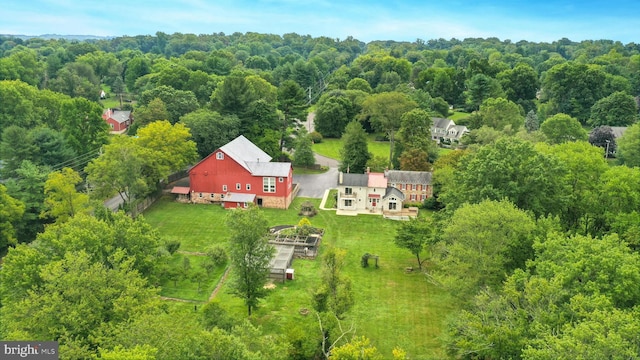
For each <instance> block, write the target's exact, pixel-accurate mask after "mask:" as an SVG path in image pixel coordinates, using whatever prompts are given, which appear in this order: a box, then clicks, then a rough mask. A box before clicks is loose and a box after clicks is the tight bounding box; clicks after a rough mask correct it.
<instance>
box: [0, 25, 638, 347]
mask: <svg viewBox="0 0 640 360" xmlns="http://www.w3.org/2000/svg"><path fill="white" fill-rule="evenodd" d="M103 91H104V93H105V96H101V94H102V92H103ZM639 96H640V44H635V43H630V44H622V43H620V42H616V41H609V40H598V41H582V42H573V41H570V40H568V39H560V40H558V41H555V42H552V43H534V42H527V41H519V42H517V43H513V42H511V41H508V40H507V41H501V40H499V39H496V38H488V39H481V38H469V39H464V40H458V39H450V40H445V39H437V40H436V39H434V40H428V41H425V40H421V39H417V40H416V41H415V42H411V43H410V42H393V41H385V42H376V41H374V42H370V43H364V42H361V41H358V40H357V39H354V38H351V37H349V38H346V39H344V40H340V39H332V38H328V37H315V38H314V37H311V36H308V35H298V34H295V33H291V34H284V35H282V36H280V35H273V34H258V33H245V34H242V33H234V34H230V35H226V34H223V33H219V34H210V35H193V34H181V33H176V34H165V33H162V32H158V33H156V34H155V35H153V36H151V35H147V36H134V37H117V38H113V39H104V40H87V41H72V40H63V39H40V38H32V39H20V38H14V37H0V104H1V106H0V131H1V136H2V137H1V141H0V161H1V163H0V165H1V167H0V251H1V253H2V254H5V255H6V256H5V257H4V259H3V260H4V261H3V266H2V270H1V271H0V305H1V308H0V316H1V317H0V324H1V325H0V338H2V339H35V338H37V339H53V340H58V341H60V342H61V344H62V349H63V350H64V351H65V355H64V357H63V358H67V359H84V358H91V357H94V358H106V359H156V358H157V359H182V358H189V359H209V358H211V359H218V358H224V359H253V358H273V359H304V358H324V357H326V356H328V353H326V352H325V351H324V350H325V349H324V348H323V349H321V351H319V350H318V349H317V347H318V346H319V345H318V344H314V343H313V341H310V342H311V344H309V343H305V344H300V343H297V344H292V343H290V342H287V339H282V338H278V337H273V336H268V334H261V333H259V332H260V331H259V329H257V328H255V327H253V325H251V323H249V322H246V323H239V325H236V326H232V325H230V323H231V322H232V321H231V320H230V319H228V318H225V316H224V314H223V311H222V310H221V309H219V308H218V307H217V306H216V305H215V304H214V305H210V306H209V307H208V308H206V310H205V311H207V313H206V314H207V316H209V317H208V318H207V317H206V316H203V319H204V320H201V321H196V322H194V321H192V320H188V319H182V318H175V317H172V316H171V315H169V314H168V312H166V311H164V310H165V309H164V305H162V304H161V303H160V301H159V300H158V298H157V291H158V290H157V287H156V286H155V285H154V284H156V283H157V278H158V277H159V276H162V275H161V266H160V265H161V264H162V263H163V260H162V259H163V258H165V257H166V255H167V251H166V246H165V245H166V244H162V241H161V239H160V236H159V234H157V232H156V231H155V230H154V229H152V228H151V227H150V226H149V225H148V224H147V223H145V222H144V220H143V219H131V218H129V217H127V216H125V215H123V213H116V214H112V213H111V212H109V211H107V210H105V209H104V208H103V206H102V205H101V203H102V201H103V200H104V199H105V198H107V197H109V196H113V195H118V194H119V195H120V196H121V197H122V199H123V200H124V202H125V204H124V208H125V209H127V208H128V207H129V206H132V205H134V204H135V203H136V202H137V201H140V200H142V199H144V198H145V197H146V196H148V195H149V194H152V193H154V192H156V191H157V190H158V189H159V187H160V186H161V184H162V183H163V181H164V180H166V178H167V176H168V175H169V174H171V173H173V172H175V171H178V170H182V169H184V168H185V167H186V166H188V165H190V164H193V163H194V162H195V161H197V160H198V159H199V158H203V157H205V156H207V155H209V154H210V153H211V152H212V151H213V150H215V149H217V148H218V147H220V146H221V145H223V144H225V143H226V142H228V141H230V140H231V139H233V138H235V137H236V136H238V135H240V134H242V135H244V136H246V137H247V138H248V139H250V140H251V141H252V142H254V143H255V144H257V145H258V146H259V147H260V148H262V149H263V150H264V151H266V152H267V153H269V154H270V155H271V156H273V157H274V158H280V159H283V160H287V159H290V158H291V153H292V152H293V153H294V156H295V151H294V150H295V148H296V145H297V143H300V142H301V141H300V139H306V138H307V137H310V138H312V139H314V141H316V142H318V141H322V140H323V138H341V137H342V138H343V140H344V141H345V143H348V142H350V140H353V139H355V138H357V137H358V136H361V134H362V132H366V133H370V134H375V136H376V138H377V139H379V140H381V141H388V142H389V143H390V145H391V154H390V156H389V158H388V159H380V158H372V157H371V156H370V155H369V154H368V153H367V150H366V146H365V147H364V150H357V149H356V150H355V151H351V152H350V151H344V152H343V156H345V157H349V158H343V159H340V160H341V161H342V163H343V164H346V163H350V164H351V169H352V171H364V169H365V168H366V167H367V166H368V167H370V168H371V169H372V170H374V171H381V170H383V169H384V168H386V167H392V168H399V169H405V170H426V171H433V179H434V187H435V190H434V193H435V196H434V197H433V198H431V199H427V201H426V202H425V204H423V206H424V207H425V208H428V209H431V210H433V216H428V217H421V218H418V219H417V220H412V221H409V222H407V223H404V224H402V225H399V226H398V237H397V239H396V243H397V244H398V245H399V246H401V247H406V248H408V249H409V250H411V252H413V253H415V254H416V255H417V256H418V257H417V258H418V261H420V254H423V255H424V256H426V258H427V260H428V262H427V263H426V265H425V267H424V269H423V271H424V272H425V275H426V280H425V281H432V282H434V283H435V284H437V285H438V286H441V287H442V288H443V289H446V291H448V292H450V293H451V294H453V295H454V296H455V297H456V298H457V300H458V301H460V304H461V305H460V306H461V309H460V311H459V312H457V313H456V314H454V315H453V316H452V317H450V318H449V319H448V320H447V324H446V331H445V333H444V334H442V338H441V342H442V347H443V349H444V350H443V353H446V354H447V355H448V356H450V357H451V358H456V359H495V358H513V359H560V358H584V359H608V358H611V359H623V358H624V359H632V358H640V337H639V335H638V334H640V286H639V285H638V284H640V253H639V252H638V251H639V250H640V168H639V166H640V123H638V97H639ZM107 108H118V109H122V110H131V111H132V112H133V117H134V119H135V121H134V123H133V126H132V127H131V128H130V129H129V132H128V135H129V136H126V135H125V136H111V135H109V128H108V125H107V124H106V123H105V122H104V121H103V120H102V118H101V115H102V113H103V111H104V110H105V109H107ZM309 111H313V112H314V113H315V132H312V133H311V134H306V131H304V126H300V125H301V123H303V122H304V121H306V117H307V113H308V112H309ZM454 114H455V116H456V123H457V124H462V125H466V126H467V127H468V128H469V129H470V130H471V131H470V133H468V134H467V135H466V136H465V137H463V140H462V141H461V143H460V144H451V145H452V146H454V147H455V146H458V147H459V148H460V149H459V150H456V151H448V152H442V151H440V150H439V148H438V147H437V146H436V145H435V143H434V142H433V141H431V134H430V130H429V127H430V126H431V119H432V118H433V117H451V116H454ZM621 128H625V129H626V130H625V131H624V134H623V135H622V136H618V135H616V133H615V131H614V129H618V130H619V129H621ZM134 135H135V136H134ZM356 163H357V164H359V165H358V166H356V167H354V165H353V164H356ZM354 169H356V170H354ZM86 286H89V291H90V294H91V296H90V297H86V296H84V295H82V294H86V293H85V292H82V291H80V290H79V289H80V288H83V287H86ZM61 314H62V315H61ZM212 318H215V320H211V319H212ZM35 319H37V321H36V320H35ZM175 329H180V330H179V331H176V332H175V333H174V332H173V331H174V330H175ZM169 338H171V339H172V343H171V345H168V344H167V341H166V340H167V339H169ZM358 345H359V343H358V342H357V341H355V340H354V342H353V343H347V344H344V346H345V347H343V348H342V350H340V351H336V352H335V353H334V354H333V355H332V357H331V358H332V359H351V358H354V357H349V356H352V355H353V352H351V353H350V351H351V350H353V351H355V352H357V351H356V350H354V349H356V348H357V347H358ZM349 346H351V348H349ZM302 349H304V351H303V350H302ZM350 349H351V350H350ZM211 354H215V355H211ZM362 354H365V352H362ZM367 354H369V355H367V356H368V357H358V358H376V356H378V355H376V354H375V352H370V353H367ZM396 355H397V358H403V356H404V355H402V354H400V352H399V353H398V354H396ZM363 356H364V355H363ZM411 356H412V357H410V358H429V357H430V355H429V354H412V355H411ZM434 357H435V355H434Z"/></svg>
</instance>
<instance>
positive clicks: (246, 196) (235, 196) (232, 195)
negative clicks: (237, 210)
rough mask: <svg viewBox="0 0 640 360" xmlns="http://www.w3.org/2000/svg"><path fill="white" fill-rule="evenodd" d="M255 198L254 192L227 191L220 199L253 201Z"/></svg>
mask: <svg viewBox="0 0 640 360" xmlns="http://www.w3.org/2000/svg"><path fill="white" fill-rule="evenodd" d="M255 198H256V194H240V193H228V194H227V195H225V197H224V199H222V201H223V202H240V203H248V202H253V200H255Z"/></svg>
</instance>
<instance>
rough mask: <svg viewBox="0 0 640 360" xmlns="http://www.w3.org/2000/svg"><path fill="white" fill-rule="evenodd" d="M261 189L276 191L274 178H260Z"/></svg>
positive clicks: (270, 191)
mask: <svg viewBox="0 0 640 360" xmlns="http://www.w3.org/2000/svg"><path fill="white" fill-rule="evenodd" d="M262 191H264V192H267V193H274V192H276V178H274V177H263V178H262Z"/></svg>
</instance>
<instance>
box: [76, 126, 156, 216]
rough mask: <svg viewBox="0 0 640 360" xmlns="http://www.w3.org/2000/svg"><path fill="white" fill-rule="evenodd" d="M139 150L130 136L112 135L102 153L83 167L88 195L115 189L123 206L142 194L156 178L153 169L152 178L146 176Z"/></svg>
mask: <svg viewBox="0 0 640 360" xmlns="http://www.w3.org/2000/svg"><path fill="white" fill-rule="evenodd" d="M140 151H141V149H140V148H139V147H138V146H137V144H136V140H135V139H134V138H130V137H127V136H118V137H113V138H112V139H111V143H110V144H109V145H106V146H105V147H104V152H103V153H102V155H100V157H98V158H97V159H94V160H92V161H91V162H90V163H89V164H88V165H87V167H86V168H85V171H86V172H87V183H88V184H89V187H90V189H91V196H92V197H97V198H98V199H105V198H108V197H111V196H113V195H114V194H116V193H117V194H118V195H120V198H121V199H122V202H123V204H124V206H125V209H128V208H129V205H130V204H131V203H132V202H135V201H137V200H140V199H142V198H144V196H146V195H147V194H148V193H149V191H150V189H152V187H153V185H154V184H155V183H154V182H153V179H154V178H155V179H156V181H157V175H156V174H155V173H154V174H153V175H154V178H150V176H149V175H148V174H145V173H144V172H143V168H144V161H143V158H142V156H141V155H140ZM149 158H151V155H149Z"/></svg>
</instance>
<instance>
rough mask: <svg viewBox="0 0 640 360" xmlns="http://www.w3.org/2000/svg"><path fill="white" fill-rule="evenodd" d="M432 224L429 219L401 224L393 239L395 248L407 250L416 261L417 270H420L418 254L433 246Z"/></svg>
mask: <svg viewBox="0 0 640 360" xmlns="http://www.w3.org/2000/svg"><path fill="white" fill-rule="evenodd" d="M434 230H435V229H434V224H433V221H432V219H431V218H414V219H411V220H409V221H407V222H403V223H402V225H401V226H400V227H399V228H398V231H397V233H396V237H395V239H394V241H395V244H396V246H398V247H401V248H405V249H407V250H409V251H410V252H411V253H412V254H413V255H415V257H416V260H417V261H418V268H419V269H420V270H422V263H423V262H424V261H425V260H420V254H421V253H422V251H423V250H424V249H425V247H427V246H428V245H433V244H434V243H435V241H434V232H435V231H434Z"/></svg>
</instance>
